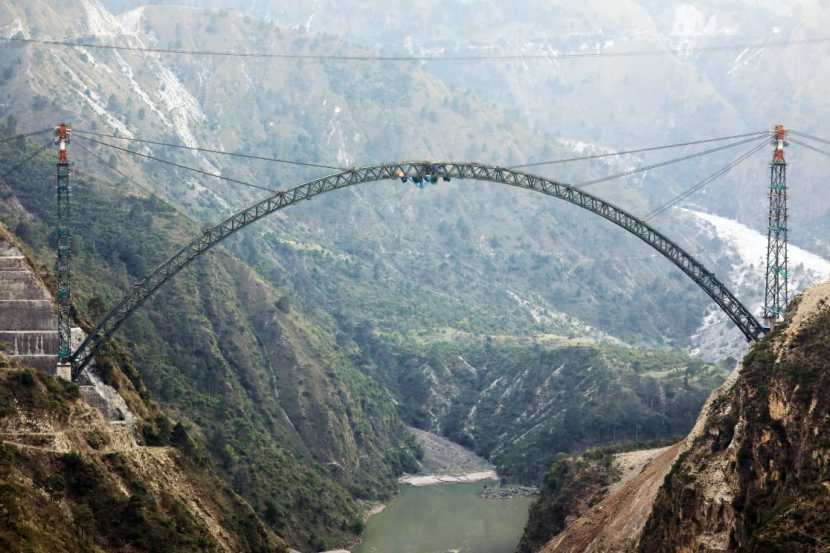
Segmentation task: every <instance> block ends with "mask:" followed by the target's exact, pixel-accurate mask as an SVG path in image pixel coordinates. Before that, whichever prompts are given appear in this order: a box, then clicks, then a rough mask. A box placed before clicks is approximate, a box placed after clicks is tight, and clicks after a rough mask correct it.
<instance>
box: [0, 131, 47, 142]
mask: <svg viewBox="0 0 830 553" xmlns="http://www.w3.org/2000/svg"><path fill="white" fill-rule="evenodd" d="M50 130H52V129H41V130H39V131H32V132H27V133H23V134H18V135H15V136H8V137H6V138H3V139H0V144H5V143H6V142H11V141H13V140H19V139H21V138H26V137H29V136H36V135H38V134H43V133H45V132H49V131H50Z"/></svg>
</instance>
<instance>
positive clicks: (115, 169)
mask: <svg viewBox="0 0 830 553" xmlns="http://www.w3.org/2000/svg"><path fill="white" fill-rule="evenodd" d="M78 146H80V148H81V149H82V150H84V151H85V152H86V153H87V154H89V155H91V156H92V157H93V158H94V159H95V160H96V161H97V162H98V163H100V164H101V166H102V167H107V168H108V169H110V170H111V171H113V172H114V173H115V174H116V175H118V176H120V177H121V178H123V179H125V180H126V181H128V182H129V183H131V184H132V185H133V186H135V187H136V188H138V189H140V190H143V191H144V192H146V193H147V194H151V195H154V196H156V197H159V196H158V194H157V193H156V192H155V191H154V190H152V189H151V188H150V187H148V186H145V185H143V184H141V183H140V182H138V181H137V180H135V179H134V178H132V177H131V176H129V175H127V174H125V173H124V172H123V171H121V170H120V169H119V168H118V167H112V166H110V165H109V163H107V162H106V161H105V160H104V158H103V156H101V154H99V153H98V152H96V151H95V150H93V149H91V148H87V147H86V146H84V145H83V143H81V142H78ZM86 177H87V178H89V179H91V180H96V181H98V182H101V183H104V184H107V185H109V186H112V187H116V185H114V184H112V183H110V182H107V181H105V180H103V179H101V178H98V177H95V176H93V175H90V174H86ZM203 186H204V185H203ZM116 188H117V187H116ZM211 192H213V193H214V194H216V192H214V191H213V190H211ZM160 199H161V201H162V202H164V203H165V204H167V205H168V206H170V208H171V209H173V210H174V211H175V212H176V213H178V214H179V215H181V216H182V217H185V218H186V219H188V220H190V221H194V219H192V218H191V217H190V216H189V215H188V214H187V213H185V212H184V211H182V210H181V209H179V207H178V206H176V205H175V204H173V203H172V202H170V201H168V200H166V199H164V198H160ZM194 222H195V221H194Z"/></svg>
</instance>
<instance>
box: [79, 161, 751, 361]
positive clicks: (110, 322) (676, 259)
mask: <svg viewBox="0 0 830 553" xmlns="http://www.w3.org/2000/svg"><path fill="white" fill-rule="evenodd" d="M398 178H401V179H413V180H415V181H416V182H429V181H430V180H432V181H433V182H434V181H435V180H437V179H459V180H464V179H469V180H478V181H489V182H497V183H502V184H506V185H508V186H514V187H517V188H524V189H526V190H532V191H534V192H539V193H542V194H545V195H548V196H553V197H554V198H559V199H561V200H564V201H566V202H569V203H571V204H574V205H576V206H579V207H581V208H583V209H586V210H588V211H590V212H592V213H595V214H596V215H599V216H600V217H602V218H604V219H607V220H608V221H611V222H612V223H614V224H615V225H617V226H619V227H621V228H623V229H624V230H626V231H627V232H629V233H631V234H633V235H634V236H636V237H637V238H639V239H640V240H642V241H643V242H645V243H646V244H648V245H649V246H651V247H652V248H654V249H655V250H657V251H658V252H659V253H660V254H662V255H663V256H664V257H665V258H666V259H668V260H669V261H671V262H672V263H674V265H676V266H677V267H678V268H679V269H680V270H681V271H683V272H684V273H686V275H687V276H688V277H689V278H691V279H692V280H693V281H694V282H695V283H696V284H697V285H698V286H700V288H702V289H703V291H704V292H706V294H707V295H708V296H709V297H710V298H711V299H712V300H713V301H714V302H715V303H716V304H717V305H718V306H719V307H720V308H721V309H722V310H723V312H724V313H726V315H727V316H728V317H729V318H730V319H731V320H732V322H734V323H735V325H737V326H738V328H739V329H740V330H741V332H743V334H744V336H745V337H746V338H747V340H750V341H752V340H757V339H758V338H759V337H760V336H762V335H763V334H764V333H765V332H766V330H767V329H766V328H765V327H763V326H762V325H761V324H760V323H759V322H758V321H757V320H756V319H755V317H754V316H753V315H752V313H751V312H750V311H749V310H748V309H747V308H746V307H745V306H744V305H743V304H742V303H741V302H740V301H739V300H738V299H737V298H736V297H735V296H734V295H733V294H732V292H730V291H729V289H728V288H727V287H726V286H725V285H724V284H723V283H722V282H721V281H720V280H718V279H717V277H715V275H714V274H713V273H712V272H710V271H709V270H708V269H706V267H704V266H703V264H702V263H700V262H699V261H697V259H695V258H694V257H692V256H691V255H690V254H689V253H687V252H686V251H685V250H684V249H683V248H681V247H680V246H678V245H677V244H676V243H674V242H673V241H671V240H670V239H669V238H667V237H666V236H665V235H663V234H662V233H661V232H659V231H658V230H656V229H655V228H653V227H651V226H650V225H648V224H647V223H646V222H645V221H643V220H641V219H639V218H637V217H635V216H634V215H632V214H630V213H628V212H627V211H625V210H623V209H621V208H619V207H617V206H615V205H613V204H612V203H610V202H608V201H605V200H603V199H601V198H598V197H597V196H594V195H592V194H589V193H587V192H583V191H582V190H579V189H577V188H575V187H573V186H570V185H567V184H563V183H560V182H556V181H554V180H552V179H548V178H545V177H540V176H536V175H531V174H528V173H524V172H521V171H516V170H513V169H507V168H503V167H496V166H491V165H484V164H480V163H459V162H440V163H435V162H427V161H421V162H397V163H388V164H382V165H371V166H365V167H356V168H353V169H348V170H346V171H343V172H341V173H335V174H332V175H329V176H326V177H322V178H319V179H315V180H312V181H309V182H306V183H304V184H301V185H299V186H296V187H294V188H290V189H288V190H284V191H280V192H276V193H274V194H273V195H272V196H270V197H269V198H266V199H265V200H262V201H259V202H257V203H255V204H253V205H251V206H250V207H247V208H245V209H243V210H242V211H240V212H238V213H236V214H234V215H232V216H231V217H229V218H227V219H225V220H224V221H222V222H221V223H219V224H218V225H216V226H214V227H212V228H208V229H206V230H205V231H203V232H202V233H201V234H200V235H199V236H198V237H196V238H195V239H194V240H193V241H191V242H190V243H189V244H187V245H186V246H184V247H183V248H182V249H180V250H179V251H178V252H176V254H174V255H173V256H172V257H170V258H169V259H168V260H167V261H165V262H164V263H162V264H161V265H159V266H158V267H157V268H156V269H155V270H154V271H153V272H152V273H151V274H150V275H148V276H147V277H145V278H144V279H143V280H141V281H140V282H138V283H137V284H135V286H133V287H132V288H131V289H130V290H129V291H128V292H127V293H126V294H125V295H124V297H123V298H122V299H121V300H120V301H119V303H118V305H116V306H115V307H114V308H113V309H112V310H111V311H110V312H109V313H108V314H107V315H106V316H105V317H104V318H103V319H102V320H101V322H100V323H99V324H98V325H97V326H96V327H95V329H94V330H93V331H92V332H91V333H90V334H89V336H87V338H86V340H84V342H83V343H82V344H81V345H80V346H79V347H78V349H77V350H75V351H74V352H73V353H72V357H71V359H70V361H71V363H72V374H73V378H74V377H77V376H78V375H79V374H80V372H81V371H82V370H83V368H84V367H86V366H87V365H88V364H89V362H90V361H91V360H92V358H93V356H94V355H95V352H96V351H97V350H98V349H99V348H100V347H101V345H102V344H103V343H104V341H105V340H107V339H108V338H109V337H110V336H112V334H113V333H114V332H115V331H116V330H117V329H118V328H119V327H120V326H121V325H122V324H123V323H124V321H125V320H126V319H127V318H128V317H129V316H130V315H131V314H132V313H133V311H135V310H136V309H138V308H139V307H140V306H141V305H142V304H143V303H144V302H145V301H147V299H148V298H149V297H150V296H151V295H153V293H154V292H155V291H156V290H158V289H159V288H160V287H161V286H163V285H164V283H165V282H167V281H168V280H170V279H171V278H172V277H173V276H175V275H176V274H177V273H178V272H179V271H181V270H182V269H183V268H184V267H186V266H187V265H188V264H189V263H190V262H191V261H193V260H194V259H196V258H197V257H199V256H200V255H202V254H203V253H205V252H207V251H208V250H210V249H211V248H212V247H213V246H215V245H216V244H218V243H219V242H221V241H222V240H224V239H225V238H227V237H228V236H230V235H231V234H233V233H235V232H237V231H238V230H240V229H242V228H243V227H246V226H248V225H250V224H251V223H254V222H255V221H258V220H260V219H262V218H264V217H267V216H268V215H270V214H272V213H274V212H276V211H279V210H281V209H285V208H286V207H288V206H290V205H293V204H296V203H299V202H302V201H304V200H310V199H312V198H314V197H315V196H319V195H321V194H325V193H326V192H331V191H334V190H339V189H341V188H346V187H349V186H354V185H357V184H362V183H368V182H376V181H382V180H392V179H398Z"/></svg>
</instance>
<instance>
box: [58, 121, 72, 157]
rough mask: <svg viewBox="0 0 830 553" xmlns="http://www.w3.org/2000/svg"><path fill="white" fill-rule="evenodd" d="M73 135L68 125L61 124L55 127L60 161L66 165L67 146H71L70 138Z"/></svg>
mask: <svg viewBox="0 0 830 553" xmlns="http://www.w3.org/2000/svg"><path fill="white" fill-rule="evenodd" d="M71 134H72V129H70V128H69V127H68V126H67V124H66V123H61V124H60V125H58V126H57V127H55V143H56V144H57V145H58V161H59V162H61V163H66V162H67V161H68V159H67V157H66V145H67V144H69V136H70V135H71Z"/></svg>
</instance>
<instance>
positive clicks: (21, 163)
mask: <svg viewBox="0 0 830 553" xmlns="http://www.w3.org/2000/svg"><path fill="white" fill-rule="evenodd" d="M47 149H48V146H39V147H38V148H37V149H36V150H35V151H34V152H33V153H32V155H30V156H26V157H25V158H24V159H22V160H20V161H19V162H18V163H15V164H14V165H13V166H12V167H11V168H10V169H9V170H8V171H6V172H5V173H3V174H2V175H0V181H5V180H6V179H7V178H8V177H9V176H11V175H12V174H13V173H14V172H15V171H17V170H19V169H21V168H23V166H24V165H26V164H28V163H29V162H30V161H32V160H33V159H34V158H36V157H37V156H38V155H40V154H42V153H43V152H44V151H45V150H47Z"/></svg>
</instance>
